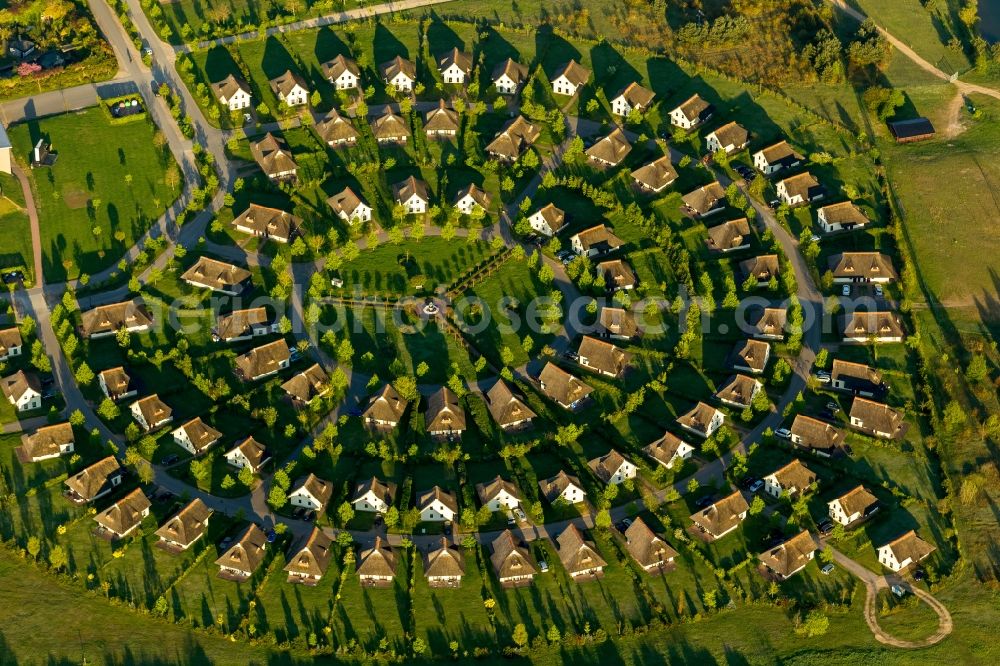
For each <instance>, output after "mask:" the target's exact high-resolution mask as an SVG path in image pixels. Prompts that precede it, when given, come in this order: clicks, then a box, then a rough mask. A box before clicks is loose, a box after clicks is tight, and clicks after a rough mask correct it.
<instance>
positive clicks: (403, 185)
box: [392, 176, 430, 215]
mask: <svg viewBox="0 0 1000 666" xmlns="http://www.w3.org/2000/svg"><path fill="white" fill-rule="evenodd" d="M392 189H393V195H394V197H395V200H396V203H397V204H399V205H401V206H403V207H404V208H405V209H406V212H407V214H409V215H422V214H423V213H426V212H427V207H428V206H429V205H430V197H429V195H428V193H427V183H425V182H424V181H422V180H417V179H416V178H414V177H413V176H410V177H409V178H407V179H406V180H404V181H402V182H399V183H396V184H395V185H393V186H392Z"/></svg>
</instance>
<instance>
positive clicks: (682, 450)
mask: <svg viewBox="0 0 1000 666" xmlns="http://www.w3.org/2000/svg"><path fill="white" fill-rule="evenodd" d="M643 452H644V453H645V454H646V455H647V456H649V457H650V458H652V459H653V460H655V461H656V462H657V463H658V464H660V465H663V466H664V467H666V468H667V469H673V467H674V465H678V464H684V461H685V460H688V459H689V458H691V454H692V453H694V447H693V446H691V445H690V444H688V443H687V442H685V441H684V440H682V439H681V438H680V437H678V436H676V435H674V434H673V433H670V432H665V433H663V437H661V438H659V439H658V440H656V441H655V442H653V443H652V444H648V445H647V446H646V447H645V448H644V449H643Z"/></svg>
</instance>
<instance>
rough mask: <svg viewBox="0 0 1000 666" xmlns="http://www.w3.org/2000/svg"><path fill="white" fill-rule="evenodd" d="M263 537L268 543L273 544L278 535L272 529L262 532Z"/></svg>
mask: <svg viewBox="0 0 1000 666" xmlns="http://www.w3.org/2000/svg"><path fill="white" fill-rule="evenodd" d="M264 536H265V537H266V538H267V542H268V543H274V542H275V541H276V540H277V539H278V533H277V532H275V531H274V530H272V529H268V530H267V531H266V532H264Z"/></svg>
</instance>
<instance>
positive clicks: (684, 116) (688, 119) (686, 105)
mask: <svg viewBox="0 0 1000 666" xmlns="http://www.w3.org/2000/svg"><path fill="white" fill-rule="evenodd" d="M714 112H715V108H714V107H713V106H712V105H711V104H709V103H708V102H706V101H705V100H704V99H702V98H701V95H691V96H690V97H689V98H687V99H686V100H684V101H683V102H681V104H680V105H679V106H678V107H677V108H675V109H673V110H672V111H671V112H670V124H671V125H674V126H675V127H680V128H681V129H692V128H694V127H697V126H698V125H701V124H702V123H704V122H706V121H708V120H709V119H711V117H712V114H713V113H714Z"/></svg>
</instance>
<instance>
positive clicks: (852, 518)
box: [827, 486, 879, 525]
mask: <svg viewBox="0 0 1000 666" xmlns="http://www.w3.org/2000/svg"><path fill="white" fill-rule="evenodd" d="M827 509H828V511H829V514H830V518H831V520H833V521H835V522H837V523H840V524H841V525H850V524H851V523H854V522H856V521H859V520H862V519H864V518H868V517H869V516H871V515H872V514H873V513H875V512H876V511H878V509H879V503H878V498H877V497H875V496H874V495H872V494H871V493H870V492H868V491H867V490H865V487H864V486H858V487H857V488H854V489H853V490H850V491H848V492H846V493H844V494H843V495H841V496H840V497H838V498H836V499H834V500H831V501H830V502H827Z"/></svg>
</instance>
